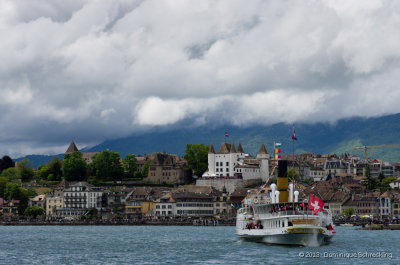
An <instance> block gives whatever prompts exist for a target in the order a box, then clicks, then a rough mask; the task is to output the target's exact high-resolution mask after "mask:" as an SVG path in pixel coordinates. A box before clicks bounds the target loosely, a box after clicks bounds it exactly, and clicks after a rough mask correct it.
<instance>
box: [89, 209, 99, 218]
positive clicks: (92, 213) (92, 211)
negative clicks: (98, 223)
mask: <svg viewBox="0 0 400 265" xmlns="http://www.w3.org/2000/svg"><path fill="white" fill-rule="evenodd" d="M98 214H99V211H98V210H97V209H96V208H92V209H90V210H89V212H88V218H90V219H95V218H97V216H98Z"/></svg>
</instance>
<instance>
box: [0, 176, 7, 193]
mask: <svg viewBox="0 0 400 265" xmlns="http://www.w3.org/2000/svg"><path fill="white" fill-rule="evenodd" d="M7 182H8V179H7V178H5V177H0V198H4V191H5V190H6V185H7Z"/></svg>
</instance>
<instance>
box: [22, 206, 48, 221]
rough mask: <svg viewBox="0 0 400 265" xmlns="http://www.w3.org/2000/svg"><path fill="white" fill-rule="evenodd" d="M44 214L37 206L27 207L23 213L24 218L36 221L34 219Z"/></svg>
mask: <svg viewBox="0 0 400 265" xmlns="http://www.w3.org/2000/svg"><path fill="white" fill-rule="evenodd" d="M44 213H45V212H44V209H43V208H40V207H37V206H29V207H27V208H26V209H25V211H24V215H25V216H31V217H33V218H34V219H36V217H38V216H39V215H43V214H44Z"/></svg>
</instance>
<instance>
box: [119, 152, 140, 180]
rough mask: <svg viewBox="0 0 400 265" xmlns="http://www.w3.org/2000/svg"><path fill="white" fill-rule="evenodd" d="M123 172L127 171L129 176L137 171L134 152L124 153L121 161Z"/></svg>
mask: <svg viewBox="0 0 400 265" xmlns="http://www.w3.org/2000/svg"><path fill="white" fill-rule="evenodd" d="M122 164H123V166H124V170H125V172H127V173H128V175H129V177H133V176H134V175H135V174H136V171H137V164H136V156H135V155H134V154H129V155H126V156H125V158H124V160H123V161H122Z"/></svg>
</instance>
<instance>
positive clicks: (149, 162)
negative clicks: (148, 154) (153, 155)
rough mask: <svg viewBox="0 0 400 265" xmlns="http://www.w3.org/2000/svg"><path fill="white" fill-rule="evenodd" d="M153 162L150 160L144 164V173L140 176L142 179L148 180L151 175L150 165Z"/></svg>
mask: <svg viewBox="0 0 400 265" xmlns="http://www.w3.org/2000/svg"><path fill="white" fill-rule="evenodd" d="M152 161H153V160H151V159H149V160H147V161H146V162H144V164H143V167H142V171H141V172H140V175H141V176H142V178H147V176H148V175H149V168H150V164H151V162H152Z"/></svg>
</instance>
